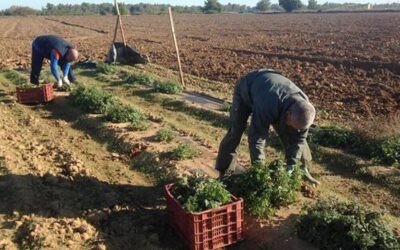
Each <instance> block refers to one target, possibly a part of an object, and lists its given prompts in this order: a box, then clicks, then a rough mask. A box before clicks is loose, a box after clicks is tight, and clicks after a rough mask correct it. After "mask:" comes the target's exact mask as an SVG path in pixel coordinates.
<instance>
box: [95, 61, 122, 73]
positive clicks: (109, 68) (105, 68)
mask: <svg viewBox="0 0 400 250" xmlns="http://www.w3.org/2000/svg"><path fill="white" fill-rule="evenodd" d="M96 66H97V68H96V71H97V72H99V73H102V74H106V75H112V74H115V73H117V71H118V68H117V66H115V65H111V64H107V63H105V62H98V63H97V65H96Z"/></svg>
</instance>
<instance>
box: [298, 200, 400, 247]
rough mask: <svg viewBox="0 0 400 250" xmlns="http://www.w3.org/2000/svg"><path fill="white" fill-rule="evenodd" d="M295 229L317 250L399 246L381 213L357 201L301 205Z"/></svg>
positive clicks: (321, 201)
mask: <svg viewBox="0 0 400 250" xmlns="http://www.w3.org/2000/svg"><path fill="white" fill-rule="evenodd" d="M296 231H297V234H298V235H299V237H300V238H301V239H304V240H307V241H309V242H311V243H313V244H315V245H316V246H318V247H319V248H320V249H326V250H330V249H332V250H333V249H349V250H350V249H382V250H385V249H388V250H389V249H400V242H399V241H398V240H397V239H396V237H395V235H394V233H393V230H391V229H390V228H389V227H388V226H387V223H385V222H384V221H383V220H382V219H381V216H380V214H379V213H376V212H373V211H369V210H367V209H365V208H363V207H361V206H360V205H358V204H356V203H343V202H337V201H334V200H319V201H318V202H317V203H316V204H315V205H314V206H312V207H305V208H304V211H303V214H302V215H301V216H300V218H299V220H298V222H297V224H296Z"/></svg>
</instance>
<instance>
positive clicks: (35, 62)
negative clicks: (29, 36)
mask: <svg viewBox="0 0 400 250" xmlns="http://www.w3.org/2000/svg"><path fill="white" fill-rule="evenodd" d="M44 58H45V57H44V56H43V55H42V53H41V52H40V51H38V50H36V49H35V48H34V47H32V64H31V83H33V84H36V85H39V76H40V71H41V70H42V65H43V60H44ZM65 63H67V62H60V63H59V65H60V67H61V68H63V66H64V64H65ZM68 80H69V81H70V82H75V81H76V77H75V75H74V73H73V71H72V66H71V68H70V70H69V72H68Z"/></svg>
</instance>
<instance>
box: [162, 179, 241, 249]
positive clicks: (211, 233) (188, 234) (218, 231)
mask: <svg viewBox="0 0 400 250" xmlns="http://www.w3.org/2000/svg"><path fill="white" fill-rule="evenodd" d="M172 186H173V184H168V185H166V186H165V187H164V191H165V196H166V198H167V212H168V217H169V220H170V223H171V225H172V227H173V228H175V230H176V231H178V233H179V234H180V235H181V236H182V238H184V239H185V241H186V243H187V245H188V246H189V248H190V249H192V250H212V249H217V248H221V247H224V246H227V245H231V244H233V243H236V242H238V241H240V240H243V228H244V227H243V219H244V211H243V199H242V198H236V197H234V196H232V200H233V201H232V202H231V203H228V204H226V205H223V206H221V207H219V208H214V209H209V210H206V211H203V212H198V213H191V212H187V211H185V210H184V209H183V207H182V205H181V204H180V203H179V201H177V200H176V199H175V198H174V197H173V195H172V194H171V188H172Z"/></svg>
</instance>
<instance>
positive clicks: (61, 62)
mask: <svg viewBox="0 0 400 250" xmlns="http://www.w3.org/2000/svg"><path fill="white" fill-rule="evenodd" d="M44 58H47V59H49V60H50V69H51V73H53V75H54V77H55V78H56V80H57V87H58V88H61V87H62V86H63V83H64V84H66V85H70V83H71V82H74V81H75V76H74V74H73V72H72V68H71V63H72V62H73V61H76V60H77V59H78V50H77V49H76V48H75V47H74V46H73V45H71V44H70V43H69V42H67V41H65V40H64V39H62V38H61V37H57V36H53V35H46V36H39V37H37V38H36V39H35V40H34V41H33V42H32V71H31V83H33V84H36V85H37V84H39V75H40V71H41V69H42V64H43V59H44ZM59 66H60V67H61V69H62V72H63V77H62V78H61V76H60V73H59V71H58V67H59Z"/></svg>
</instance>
